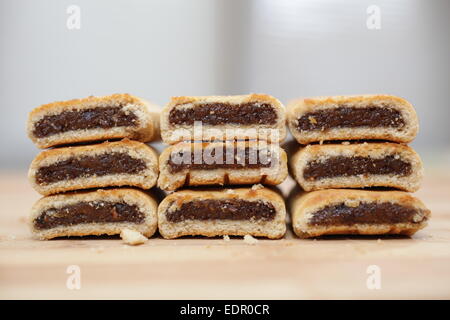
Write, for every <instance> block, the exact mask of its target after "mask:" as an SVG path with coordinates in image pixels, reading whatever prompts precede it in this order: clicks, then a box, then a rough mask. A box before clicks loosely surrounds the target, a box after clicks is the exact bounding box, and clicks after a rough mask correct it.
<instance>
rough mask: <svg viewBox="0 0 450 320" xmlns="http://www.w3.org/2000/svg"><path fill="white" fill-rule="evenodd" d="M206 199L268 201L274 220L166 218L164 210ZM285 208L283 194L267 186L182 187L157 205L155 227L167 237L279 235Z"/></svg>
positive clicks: (275, 237)
mask: <svg viewBox="0 0 450 320" xmlns="http://www.w3.org/2000/svg"><path fill="white" fill-rule="evenodd" d="M209 199H242V200H249V201H258V200H261V201H264V202H269V203H271V204H272V205H273V206H274V208H275V210H276V212H277V214H276V216H275V218H274V219H273V220H269V221H253V220H236V221H234V220H220V219H217V220H216V219H214V220H206V221H202V220H185V221H182V222H177V223H173V222H169V221H168V220H167V219H166V213H167V212H168V211H170V210H174V209H176V208H179V207H181V205H182V204H183V203H185V202H190V201H201V200H209ZM285 219H286V208H285V204H284V200H283V198H282V197H281V196H280V195H279V194H278V193H277V192H275V191H272V190H270V189H268V188H263V187H262V188H260V187H253V188H236V189H205V190H181V191H176V192H174V193H172V194H170V195H168V196H167V197H166V198H165V199H164V200H163V201H162V202H161V203H160V205H159V207H158V227H159V232H160V234H161V235H162V236H163V237H164V238H167V239H173V238H177V237H181V236H186V235H190V236H195V235H201V236H206V237H215V236H222V235H241V236H243V235H247V234H249V235H252V236H258V237H268V238H271V239H277V238H281V237H282V236H283V235H284V233H285V232H286V223H285Z"/></svg>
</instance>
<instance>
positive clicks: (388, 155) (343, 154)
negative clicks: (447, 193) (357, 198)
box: [290, 143, 423, 192]
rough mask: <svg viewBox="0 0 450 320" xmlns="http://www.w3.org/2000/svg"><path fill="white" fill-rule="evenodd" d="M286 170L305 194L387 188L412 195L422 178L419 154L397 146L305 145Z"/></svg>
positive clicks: (384, 144) (382, 144) (366, 144)
mask: <svg viewBox="0 0 450 320" xmlns="http://www.w3.org/2000/svg"><path fill="white" fill-rule="evenodd" d="M290 167H291V172H292V174H293V176H294V177H295V179H296V180H297V182H298V183H299V184H300V186H301V187H302V188H303V189H304V190H305V191H311V190H320V189H327V188H364V187H391V188H397V189H401V190H404V191H410V192H414V191H416V190H418V189H419V187H420V183H421V181H422V177H423V166H422V161H421V159H420V157H419V155H418V154H417V153H416V152H415V151H414V150H413V149H412V148H410V147H408V146H406V145H402V144H397V143H356V144H323V145H318V144H316V145H308V146H306V147H303V148H300V149H299V150H298V151H297V152H296V153H295V154H294V156H293V157H291V159H290Z"/></svg>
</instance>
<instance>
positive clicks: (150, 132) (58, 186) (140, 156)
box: [28, 94, 159, 239]
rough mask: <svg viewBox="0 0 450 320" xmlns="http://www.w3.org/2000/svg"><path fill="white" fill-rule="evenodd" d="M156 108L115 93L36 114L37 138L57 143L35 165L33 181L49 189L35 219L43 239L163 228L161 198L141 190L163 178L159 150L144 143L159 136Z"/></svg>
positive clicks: (33, 130)
mask: <svg viewBox="0 0 450 320" xmlns="http://www.w3.org/2000/svg"><path fill="white" fill-rule="evenodd" d="M152 107H153V106H151V105H150V104H149V103H147V102H145V101H144V100H142V99H139V98H137V97H134V96H131V95H128V94H115V95H111V96H106V97H92V96H91V97H88V98H85V99H76V100H70V101H63V102H55V103H50V104H46V105H42V106H40V107H38V108H36V109H34V110H33V111H32V112H31V113H30V114H29V118H28V135H29V137H30V138H31V140H32V141H33V142H34V143H35V144H36V145H37V146H38V147H39V148H42V149H45V148H52V149H49V150H45V151H43V152H42V153H40V154H39V155H38V156H37V157H36V158H35V159H34V161H33V162H32V164H31V166H30V170H29V179H30V182H31V184H32V186H33V187H34V188H35V189H36V191H37V192H39V193H41V194H42V195H44V197H43V198H42V199H41V200H39V201H38V202H37V203H36V204H35V205H34V207H33V209H32V212H31V217H30V225H31V230H32V232H33V234H34V235H35V236H36V237H38V238H40V239H51V238H55V237H60V236H85V235H101V234H108V235H113V234H120V233H121V231H122V230H124V229H131V230H134V231H137V232H140V233H142V234H144V235H145V236H151V235H152V234H153V233H154V232H155V231H156V228H157V214H156V213H157V202H156V200H155V198H154V197H153V196H152V195H150V194H149V193H147V192H144V191H142V190H140V189H143V190H148V189H150V188H152V187H153V186H154V185H155V184H156V181H157V178H158V157H157V154H156V152H155V151H154V150H153V149H152V148H151V147H150V146H147V145H146V144H144V142H148V141H150V140H153V139H154V138H156V137H157V136H158V135H159V133H158V131H159V115H158V111H157V108H155V109H154V110H152ZM108 140H112V142H108ZM119 187H121V188H119ZM100 188H102V189H100Z"/></svg>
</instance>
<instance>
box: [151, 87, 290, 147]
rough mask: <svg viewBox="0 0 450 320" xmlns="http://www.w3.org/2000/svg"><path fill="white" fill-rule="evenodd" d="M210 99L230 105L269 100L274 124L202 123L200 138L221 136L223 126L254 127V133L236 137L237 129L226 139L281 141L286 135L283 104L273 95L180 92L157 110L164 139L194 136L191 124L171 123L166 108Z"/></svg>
mask: <svg viewBox="0 0 450 320" xmlns="http://www.w3.org/2000/svg"><path fill="white" fill-rule="evenodd" d="M208 102H210V103H213V102H220V103H229V104H231V105H236V104H242V103H247V102H261V103H269V104H271V105H272V106H273V107H274V108H275V111H276V112H277V115H278V120H277V123H276V124H275V125H249V126H244V125H234V124H225V125H214V126H212V125H203V127H202V129H203V132H202V133H203V137H202V139H201V140H213V139H214V138H215V139H216V140H219V139H220V140H222V139H223V136H225V132H226V129H241V130H244V129H255V130H256V133H255V136H245V137H239V134H240V133H239V132H238V133H237V135H238V136H237V137H231V138H229V139H225V140H230V139H235V138H247V139H256V138H261V137H265V139H264V140H267V141H272V142H281V141H283V140H284V139H285V137H286V124H285V122H286V115H285V108H284V106H283V104H282V103H281V102H280V101H279V100H278V99H276V98H274V97H272V96H269V95H265V94H254V93H253V94H248V95H236V96H197V97H192V96H183V97H172V99H171V100H170V102H169V103H168V104H167V105H166V106H165V107H164V108H163V110H162V112H161V121H160V124H161V136H162V139H163V141H164V142H165V143H167V144H174V143H177V142H180V141H183V140H192V138H193V137H194V133H193V126H190V125H178V126H173V125H171V124H170V123H169V114H170V111H171V110H172V109H173V108H174V107H176V106H179V105H184V104H187V105H190V106H195V105H197V104H199V103H208ZM274 129H275V130H277V134H276V135H272V134H273V133H272V131H271V130H274ZM217 130H219V131H220V132H221V136H222V137H220V138H218V137H216V136H215V134H217V132H218V131H217ZM184 134H188V136H189V137H191V139H186V137H184Z"/></svg>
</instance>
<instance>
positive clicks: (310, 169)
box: [303, 155, 412, 181]
mask: <svg viewBox="0 0 450 320" xmlns="http://www.w3.org/2000/svg"><path fill="white" fill-rule="evenodd" d="M411 171H412V169H411V163H409V162H405V161H403V160H401V159H400V158H399V157H396V156H394V155H389V156H385V157H384V158H380V159H373V158H368V157H345V156H336V157H329V158H327V159H326V160H324V161H319V160H315V161H311V162H308V164H307V165H306V167H305V169H304V171H303V177H304V178H305V179H306V180H309V181H313V180H320V179H324V178H334V177H342V176H356V175H369V174H372V175H383V174H394V175H397V176H408V175H410V174H411Z"/></svg>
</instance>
